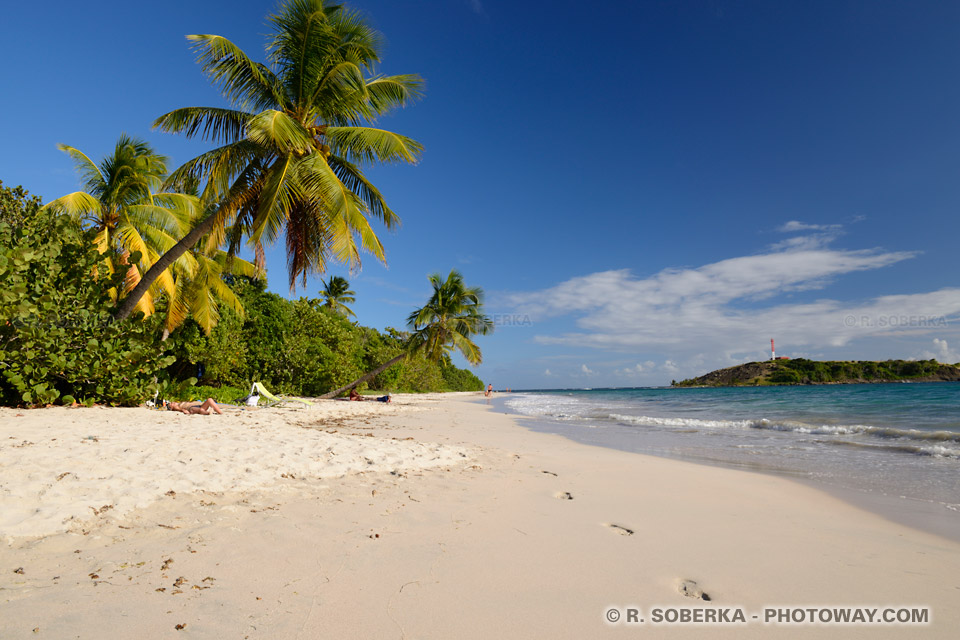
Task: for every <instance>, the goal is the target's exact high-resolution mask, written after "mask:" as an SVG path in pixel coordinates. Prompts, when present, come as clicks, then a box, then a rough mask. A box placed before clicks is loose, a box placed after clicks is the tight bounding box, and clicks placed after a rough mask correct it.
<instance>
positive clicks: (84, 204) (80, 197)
mask: <svg viewBox="0 0 960 640" xmlns="http://www.w3.org/2000/svg"><path fill="white" fill-rule="evenodd" d="M43 208H44V209H49V210H51V211H53V212H54V213H58V214H65V215H68V216H70V217H71V218H73V219H74V220H77V221H78V222H88V223H93V224H97V223H99V221H100V217H101V214H102V212H103V207H102V206H101V204H100V200H98V199H97V198H95V197H94V196H92V195H90V194H89V193H86V192H84V191H75V192H73V193H68V194H67V195H65V196H60V197H59V198H57V199H56V200H51V201H50V202H48V203H47V204H45V205H44V206H43ZM101 253H103V252H102V251H101Z"/></svg>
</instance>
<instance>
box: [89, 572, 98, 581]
mask: <svg viewBox="0 0 960 640" xmlns="http://www.w3.org/2000/svg"><path fill="white" fill-rule="evenodd" d="M87 575H88V576H89V577H90V579H91V580H96V579H97V578H99V577H100V576H98V575H97V574H95V573H89V574H87Z"/></svg>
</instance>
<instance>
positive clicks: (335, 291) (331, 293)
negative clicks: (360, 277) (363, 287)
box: [320, 276, 357, 318]
mask: <svg viewBox="0 0 960 640" xmlns="http://www.w3.org/2000/svg"><path fill="white" fill-rule="evenodd" d="M321 282H322V283H323V290H322V291H321V292H320V297H321V298H323V306H324V307H327V308H328V309H331V310H333V311H335V312H336V313H339V314H341V315H344V316H350V317H351V318H356V317H357V316H356V314H355V313H354V312H353V310H351V309H350V308H349V307H348V306H347V305H346V303H348V302H350V303H353V302H356V301H357V299H356V297H355V296H354V293H355V292H353V291H351V290H350V283H349V282H347V280H346V278H341V277H340V276H333V277H332V278H330V280H329V281H325V280H321Z"/></svg>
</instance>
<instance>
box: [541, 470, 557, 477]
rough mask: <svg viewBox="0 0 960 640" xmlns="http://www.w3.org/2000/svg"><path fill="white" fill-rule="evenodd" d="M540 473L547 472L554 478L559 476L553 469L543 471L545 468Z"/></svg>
mask: <svg viewBox="0 0 960 640" xmlns="http://www.w3.org/2000/svg"><path fill="white" fill-rule="evenodd" d="M540 473H546V474H547V475H551V476H553V477H554V478H556V477H557V474H555V473H554V472H553V471H543V470H541V471H540Z"/></svg>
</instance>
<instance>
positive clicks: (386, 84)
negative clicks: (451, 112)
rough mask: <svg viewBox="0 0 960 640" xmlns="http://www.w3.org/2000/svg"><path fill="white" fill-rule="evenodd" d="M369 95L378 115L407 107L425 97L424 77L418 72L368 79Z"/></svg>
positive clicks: (374, 110) (372, 107) (372, 106)
mask: <svg viewBox="0 0 960 640" xmlns="http://www.w3.org/2000/svg"><path fill="white" fill-rule="evenodd" d="M367 97H368V101H369V103H370V107H371V109H373V112H374V113H375V114H376V115H383V114H385V113H387V112H388V111H392V110H393V109H396V108H398V107H406V106H408V105H410V104H411V103H413V102H414V101H415V100H419V99H420V98H422V97H423V78H421V77H420V76H418V75H416V74H404V75H396V76H382V77H378V78H373V79H370V80H368V81H367Z"/></svg>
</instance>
